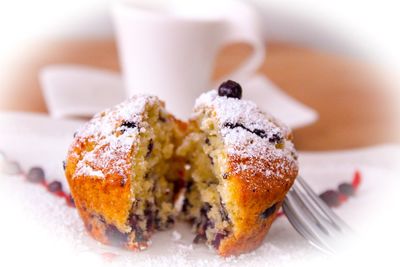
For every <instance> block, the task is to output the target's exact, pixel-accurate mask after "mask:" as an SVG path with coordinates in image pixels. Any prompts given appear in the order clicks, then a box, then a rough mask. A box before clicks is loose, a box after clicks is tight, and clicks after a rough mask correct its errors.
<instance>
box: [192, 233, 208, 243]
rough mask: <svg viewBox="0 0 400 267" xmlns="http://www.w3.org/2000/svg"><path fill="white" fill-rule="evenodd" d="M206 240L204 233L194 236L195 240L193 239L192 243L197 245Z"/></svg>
mask: <svg viewBox="0 0 400 267" xmlns="http://www.w3.org/2000/svg"><path fill="white" fill-rule="evenodd" d="M206 240H207V238H206V234H205V233H204V234H197V235H196V236H195V238H194V239H193V243H195V244H199V243H202V242H205V241H206Z"/></svg>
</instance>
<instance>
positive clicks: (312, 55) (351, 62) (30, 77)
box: [0, 40, 400, 150]
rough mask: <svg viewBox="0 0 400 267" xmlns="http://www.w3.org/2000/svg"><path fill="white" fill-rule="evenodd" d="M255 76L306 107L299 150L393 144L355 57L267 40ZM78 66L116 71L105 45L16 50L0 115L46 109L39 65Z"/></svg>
mask: <svg viewBox="0 0 400 267" xmlns="http://www.w3.org/2000/svg"><path fill="white" fill-rule="evenodd" d="M266 47H267V48H266V49H267V58H266V61H265V62H264V64H263V66H262V67H261V68H260V70H259V72H260V73H263V74H264V75H266V76H267V77H268V78H269V79H270V80H272V81H273V82H274V83H275V84H276V85H277V86H279V87H280V88H282V90H284V91H285V92H286V93H288V94H289V95H291V96H293V97H294V98H296V99H298V100H299V101H301V102H303V103H304V104H306V105H308V106H310V107H312V108H314V109H315V110H316V111H317V112H318V113H319V120H318V121H317V122H316V123H314V124H312V125H309V126H306V127H304V128H300V129H296V130H294V135H295V143H296V147H297V148H298V149H300V150H337V149H349V148H357V147H363V146H370V145H375V144H380V143H384V142H396V143H400V134H399V133H400V131H399V126H400V125H399V124H398V119H397V118H398V116H399V115H400V112H399V109H398V105H397V102H398V99H397V96H396V95H394V94H395V93H394V92H395V91H394V90H389V89H388V85H387V84H386V83H385V82H384V81H383V79H382V77H381V76H380V74H378V71H377V70H375V69H374V68H373V67H372V66H370V65H368V64H365V63H364V62H360V61H358V60H355V59H351V58H346V57H343V56H338V55H333V54H329V53H326V52H322V51H316V50H313V49H310V48H304V47H300V46H297V45H293V44H287V43H268V44H267V46H266ZM250 52H251V50H250V48H249V47H248V46H246V45H244V44H236V45H232V46H229V47H226V48H224V49H223V50H222V51H221V53H220V54H219V55H218V58H217V60H216V67H215V72H214V75H213V78H214V79H216V78H218V77H221V76H222V75H224V74H226V73H229V72H230V71H231V70H233V69H234V68H235V67H236V66H238V65H239V64H240V62H242V61H243V60H244V59H245V58H246V57H247V56H248V55H249V53H250ZM56 63H57V64H60V63H68V64H71V63H72V64H85V65H90V66H95V67H100V68H105V69H110V70H115V71H119V70H120V68H119V64H118V57H117V50H116V46H115V42H114V41H113V40H89V41H88V40H74V41H71V40H69V41H48V42H45V43H43V42H42V43H37V44H35V45H30V46H29V48H26V50H24V51H20V55H19V57H18V58H15V59H14V60H13V62H11V63H10V64H9V66H10V67H9V69H8V70H7V72H5V73H3V74H2V75H3V76H4V77H0V79H1V81H2V84H3V85H4V90H3V88H2V91H1V94H2V95H3V96H2V97H1V99H0V110H23V111H35V112H47V111H46V107H45V103H44V100H43V96H42V94H41V91H40V86H39V82H38V78H37V73H38V70H39V69H40V68H41V67H43V66H45V65H47V64H56Z"/></svg>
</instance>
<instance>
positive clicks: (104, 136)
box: [65, 95, 186, 250]
mask: <svg viewBox="0 0 400 267" xmlns="http://www.w3.org/2000/svg"><path fill="white" fill-rule="evenodd" d="M185 128H186V125H185V124H184V123H182V122H180V121H178V120H176V119H175V118H174V117H173V116H172V115H171V114H168V113H167V112H166V110H165V108H164V104H163V102H161V101H160V100H158V99H157V98H156V97H153V96H145V95H139V96H134V97H132V98H131V99H129V100H127V101H125V102H123V103H121V104H119V105H117V106H115V107H114V108H111V109H109V110H106V111H104V112H101V113H99V114H97V115H95V116H94V118H93V119H92V120H91V121H90V122H88V123H87V124H86V125H84V126H83V127H82V128H81V129H80V130H79V131H78V132H77V133H76V135H75V137H74V141H73V143H72V145H71V147H70V149H69V152H68V157H67V160H66V169H65V173H66V177H67V180H68V183H69V186H70V189H71V193H72V196H73V198H74V200H75V204H76V207H77V209H78V211H79V214H80V216H81V218H82V219H83V222H84V224H85V227H86V229H87V230H88V232H89V233H90V234H91V235H92V236H93V237H94V238H95V239H97V240H98V241H100V242H102V243H105V244H112V245H119V246H124V247H126V248H129V249H132V250H138V249H144V248H146V247H147V246H148V245H149V242H150V241H149V240H150V239H149V238H150V236H151V234H152V233H153V232H154V231H155V230H162V229H165V228H168V227H169V226H171V225H172V224H173V223H174V220H175V217H176V215H177V210H176V209H175V208H174V195H175V192H176V191H177V190H178V188H177V187H178V185H179V184H182V183H181V182H180V179H182V172H183V166H184V160H183V159H181V158H179V157H176V156H175V155H174V150H175V148H176V146H177V145H178V144H179V140H180V139H181V138H182V136H183V134H184V132H185Z"/></svg>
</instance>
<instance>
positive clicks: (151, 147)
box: [146, 139, 154, 158]
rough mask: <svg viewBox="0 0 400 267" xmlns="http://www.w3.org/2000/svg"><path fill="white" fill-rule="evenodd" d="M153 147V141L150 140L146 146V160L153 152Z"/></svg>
mask: <svg viewBox="0 0 400 267" xmlns="http://www.w3.org/2000/svg"><path fill="white" fill-rule="evenodd" d="M153 147H154V143H153V139H150V141H149V144H148V145H147V153H146V158H147V157H149V156H150V154H151V152H152V151H153Z"/></svg>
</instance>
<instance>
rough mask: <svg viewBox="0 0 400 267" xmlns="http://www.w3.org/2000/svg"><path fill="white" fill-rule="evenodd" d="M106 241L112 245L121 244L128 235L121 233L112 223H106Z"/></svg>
mask: <svg viewBox="0 0 400 267" xmlns="http://www.w3.org/2000/svg"><path fill="white" fill-rule="evenodd" d="M106 235H107V237H108V242H109V243H110V244H111V245H114V246H123V245H124V244H125V243H126V241H127V240H128V235H127V234H125V233H121V232H120V231H119V230H118V229H117V227H115V226H114V225H108V226H107V228H106Z"/></svg>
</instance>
